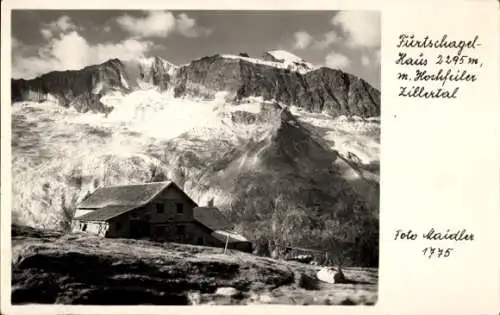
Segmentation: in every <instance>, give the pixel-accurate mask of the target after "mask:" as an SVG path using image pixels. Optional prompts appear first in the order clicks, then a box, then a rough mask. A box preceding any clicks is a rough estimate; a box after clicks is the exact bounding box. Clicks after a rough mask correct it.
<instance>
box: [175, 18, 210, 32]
mask: <svg viewBox="0 0 500 315" xmlns="http://www.w3.org/2000/svg"><path fill="white" fill-rule="evenodd" d="M176 28H177V31H178V32H179V33H181V34H182V35H184V36H186V37H198V36H208V35H210V34H211V33H212V31H211V30H209V29H205V28H201V27H198V26H197V25H196V20H195V19H192V18H190V17H189V16H187V14H185V13H181V14H179V16H178V17H177V19H176Z"/></svg>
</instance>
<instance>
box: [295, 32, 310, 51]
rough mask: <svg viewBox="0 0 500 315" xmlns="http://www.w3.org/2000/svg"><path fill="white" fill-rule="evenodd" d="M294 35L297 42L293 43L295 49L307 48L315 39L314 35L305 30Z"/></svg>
mask: <svg viewBox="0 0 500 315" xmlns="http://www.w3.org/2000/svg"><path fill="white" fill-rule="evenodd" d="M293 36H294V38H295V44H294V45H293V47H294V48H295V49H305V48H307V47H308V46H309V44H311V42H312V40H313V37H312V36H311V35H309V33H307V32H304V31H300V32H295V34H293Z"/></svg>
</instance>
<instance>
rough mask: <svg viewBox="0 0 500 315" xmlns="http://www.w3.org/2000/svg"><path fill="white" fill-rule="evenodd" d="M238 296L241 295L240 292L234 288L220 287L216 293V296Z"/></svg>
mask: <svg viewBox="0 0 500 315" xmlns="http://www.w3.org/2000/svg"><path fill="white" fill-rule="evenodd" d="M238 294H240V292H239V291H238V290H236V289H235V288H233V287H220V288H217V290H216V291H215V295H220V296H230V297H231V296H236V295H238Z"/></svg>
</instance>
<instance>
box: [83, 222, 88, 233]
mask: <svg viewBox="0 0 500 315" xmlns="http://www.w3.org/2000/svg"><path fill="white" fill-rule="evenodd" d="M86 230H87V223H84V224H83V226H82V231H83V232H85V231H86Z"/></svg>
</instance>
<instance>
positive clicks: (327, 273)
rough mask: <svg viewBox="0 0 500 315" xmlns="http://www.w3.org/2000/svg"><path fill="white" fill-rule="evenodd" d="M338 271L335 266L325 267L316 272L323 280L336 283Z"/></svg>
mask: <svg viewBox="0 0 500 315" xmlns="http://www.w3.org/2000/svg"><path fill="white" fill-rule="evenodd" d="M336 273H337V272H336V271H335V269H334V268H329V267H323V268H321V269H320V270H319V271H318V272H317V273H316V277H317V278H318V279H319V280H320V281H323V282H327V283H336V282H335V275H336Z"/></svg>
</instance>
